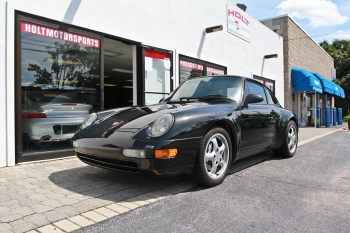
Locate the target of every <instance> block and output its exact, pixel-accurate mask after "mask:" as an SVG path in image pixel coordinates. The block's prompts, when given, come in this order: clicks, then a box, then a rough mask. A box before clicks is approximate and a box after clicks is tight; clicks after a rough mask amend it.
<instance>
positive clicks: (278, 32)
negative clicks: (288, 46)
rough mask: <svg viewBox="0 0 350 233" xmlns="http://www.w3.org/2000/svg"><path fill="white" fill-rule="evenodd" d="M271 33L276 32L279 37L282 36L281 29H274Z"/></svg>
mask: <svg viewBox="0 0 350 233" xmlns="http://www.w3.org/2000/svg"><path fill="white" fill-rule="evenodd" d="M273 31H274V32H276V33H277V34H278V35H280V36H282V35H283V29H274V30H273Z"/></svg>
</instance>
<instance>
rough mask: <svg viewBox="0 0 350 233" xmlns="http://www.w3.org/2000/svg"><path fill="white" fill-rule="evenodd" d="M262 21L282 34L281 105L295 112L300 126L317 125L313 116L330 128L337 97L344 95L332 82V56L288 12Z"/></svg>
mask: <svg viewBox="0 0 350 233" xmlns="http://www.w3.org/2000/svg"><path fill="white" fill-rule="evenodd" d="M261 22H262V23H263V24H264V25H266V26H267V27H269V28H270V29H271V30H273V31H274V32H276V33H277V34H279V35H281V36H282V37H283V59H284V93H285V94H284V107H285V108H287V109H290V110H292V111H293V112H294V113H295V114H296V115H297V117H298V121H299V125H300V126H313V127H316V126H317V124H315V123H317V120H315V119H319V123H320V126H325V127H330V125H331V124H333V112H335V113H336V114H335V116H336V117H335V119H334V120H335V121H336V122H337V121H338V120H337V119H336V118H337V116H338V109H336V108H335V107H336V102H337V99H339V98H344V97H345V93H344V90H343V89H342V88H341V87H340V86H338V85H337V84H336V83H334V81H335V79H336V70H335V68H334V59H333V58H332V57H331V56H330V55H329V54H328V53H327V52H326V51H325V50H324V49H323V48H322V47H321V46H320V45H319V44H318V43H316V42H315V41H314V40H313V39H312V38H311V37H310V36H309V35H308V34H307V33H306V32H305V31H304V30H303V29H302V28H301V27H300V26H299V25H298V24H297V23H296V22H295V21H294V20H293V19H292V18H290V17H289V16H288V15H284V16H279V17H275V18H271V19H266V20H261ZM280 101H281V102H283V101H282V100H280ZM317 106H319V107H320V116H319V117H317V114H316V110H317ZM327 109H328V111H329V115H328V116H329V120H328V125H327V120H326V117H327ZM333 110H334V111H333ZM338 117H339V116H338Z"/></svg>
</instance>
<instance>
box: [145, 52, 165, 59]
mask: <svg viewBox="0 0 350 233" xmlns="http://www.w3.org/2000/svg"><path fill="white" fill-rule="evenodd" d="M145 57H151V58H156V59H161V60H164V59H165V58H169V59H170V54H169V53H162V52H158V51H153V50H145Z"/></svg>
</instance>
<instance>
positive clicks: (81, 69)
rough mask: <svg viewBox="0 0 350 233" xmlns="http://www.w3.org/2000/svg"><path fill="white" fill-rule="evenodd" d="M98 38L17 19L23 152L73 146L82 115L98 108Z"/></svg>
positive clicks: (83, 116) (24, 153) (82, 118)
mask: <svg viewBox="0 0 350 233" xmlns="http://www.w3.org/2000/svg"><path fill="white" fill-rule="evenodd" d="M99 57H100V40H99V39H96V38H92V37H89V36H84V35H79V34H76V33H72V32H68V31H62V30H58V29H56V28H49V27H46V26H42V25H38V24H33V23H29V22H25V21H22V22H21V89H22V93H21V94H22V96H21V99H22V144H23V148H22V152H23V155H26V154H31V153H38V152H46V151H52V150H62V149H63V150H64V149H71V148H72V147H71V144H70V138H71V137H72V136H73V135H74V133H75V132H76V131H77V130H78V128H79V125H80V124H81V123H82V121H83V120H84V118H85V117H86V116H87V115H88V114H89V113H90V112H92V111H97V110H100V105H99V103H98V102H99V101H98V98H97V96H98V95H97V93H98V92H99V86H98V85H99V83H100V69H99V67H100V62H99Z"/></svg>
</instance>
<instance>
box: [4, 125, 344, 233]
mask: <svg viewBox="0 0 350 233" xmlns="http://www.w3.org/2000/svg"><path fill="white" fill-rule="evenodd" d="M339 130H341V131H343V130H348V129H347V126H345V125H343V126H336V127H331V128H319V129H316V128H309V127H305V128H300V131H299V146H302V145H303V144H305V143H308V142H310V141H313V140H317V139H318V138H320V137H324V136H327V135H329V134H332V133H334V132H337V131H339ZM196 185H197V184H195V183H193V182H192V181H190V180H188V178H187V177H186V176H179V177H172V178H153V177H148V176H144V175H141V174H129V173H121V172H114V171H109V170H105V169H100V168H97V167H92V166H89V165H86V164H84V163H82V162H80V161H79V160H78V159H77V158H75V157H73V158H66V159H60V160H52V161H41V162H35V163H28V164H19V165H17V166H14V167H5V168H0V232H16V233H17V232H31V233H38V232H43V233H49V232H72V231H74V230H77V229H79V228H82V227H85V226H89V225H92V224H94V223H97V222H100V221H103V220H105V219H107V218H111V217H113V216H116V215H119V214H122V213H125V212H127V211H130V210H133V209H136V208H138V207H140V206H144V205H148V204H150V203H152V202H155V201H157V200H160V199H162V198H165V197H167V196H169V195H174V194H177V193H179V192H182V191H185V190H188V189H190V188H192V187H194V186H196Z"/></svg>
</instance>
